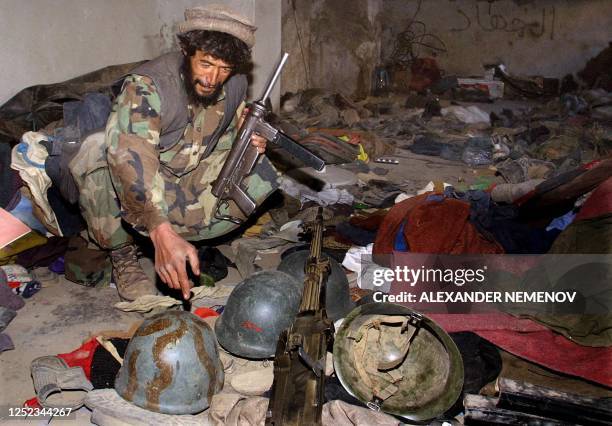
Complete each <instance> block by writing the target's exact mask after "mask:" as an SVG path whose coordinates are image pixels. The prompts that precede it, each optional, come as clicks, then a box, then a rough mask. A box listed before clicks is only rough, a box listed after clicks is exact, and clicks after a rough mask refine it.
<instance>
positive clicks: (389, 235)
mask: <svg viewBox="0 0 612 426" xmlns="http://www.w3.org/2000/svg"><path fill="white" fill-rule="evenodd" d="M431 195H433V193H432V192H429V193H425V194H422V195H418V196H416V197H412V198H408V199H407V200H404V201H402V202H401V203H397V204H396V205H395V206H393V207H392V208H391V210H389V212H388V213H387V215H386V216H385V218H384V220H383V222H382V224H381V225H380V228H379V229H378V232H377V233H376V240H375V241H374V247H373V249H372V257H373V260H374V261H375V262H376V263H378V264H379V265H382V266H390V264H389V259H390V256H389V255H391V254H392V253H393V252H394V244H395V236H396V235H397V233H398V232H399V229H400V227H401V226H402V223H404V237H405V239H406V242H407V243H408V250H409V251H410V252H413V253H439V254H468V253H473V254H485V253H486V254H500V253H503V252H504V250H503V249H502V248H501V246H500V245H499V244H497V243H496V242H492V241H488V240H487V239H485V238H484V237H482V236H481V235H480V233H479V232H478V231H477V230H476V228H475V227H474V225H472V224H471V223H470V222H469V215H470V204H469V203H467V202H465V201H461V200H455V199H451V198H445V199H443V200H442V201H435V200H430V201H428V200H427V197H429V196H431Z"/></svg>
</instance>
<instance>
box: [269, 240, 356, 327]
mask: <svg viewBox="0 0 612 426" xmlns="http://www.w3.org/2000/svg"><path fill="white" fill-rule="evenodd" d="M308 256H310V251H309V250H299V251H296V252H294V253H291V254H289V255H288V256H286V257H285V258H284V259H283V260H282V261H281V263H280V265H278V270H279V271H283V272H286V273H288V274H289V275H291V276H293V277H294V278H295V279H297V280H298V281H299V282H300V283H302V286H303V285H304V275H305V273H304V267H305V266H306V261H307V260H308ZM323 257H324V258H327V259H329V262H330V266H331V271H330V273H329V277H328V278H327V283H326V285H325V309H326V311H327V316H328V318H330V319H331V320H332V321H337V320H339V319H340V318H344V317H345V316H346V315H347V314H348V313H349V312H350V311H351V309H353V308H354V307H355V304H354V303H353V302H352V301H351V295H350V293H349V283H348V279H347V278H346V274H345V273H344V270H343V269H342V266H340V264H339V263H338V262H337V261H336V260H335V259H333V258H331V257H330V256H328V255H326V254H323Z"/></svg>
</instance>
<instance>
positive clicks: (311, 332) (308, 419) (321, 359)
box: [266, 207, 334, 426]
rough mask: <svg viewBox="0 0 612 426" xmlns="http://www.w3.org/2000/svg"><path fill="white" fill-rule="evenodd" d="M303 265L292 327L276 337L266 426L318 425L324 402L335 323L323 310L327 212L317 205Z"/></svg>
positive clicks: (327, 271) (327, 267)
mask: <svg viewBox="0 0 612 426" xmlns="http://www.w3.org/2000/svg"><path fill="white" fill-rule="evenodd" d="M309 230H310V231H311V232H312V243H311V246H310V257H309V258H308V261H307V262H306V265H305V277H304V292H303V293H302V301H301V304H300V309H299V312H298V314H297V316H296V318H295V320H294V322H293V324H292V326H291V327H290V328H289V329H287V330H285V331H283V332H282V333H281V335H280V337H279V339H278V344H277V346H276V354H275V357H274V382H273V384H272V395H271V397H270V404H269V406H268V411H267V413H266V424H267V425H277V426H278V425H320V424H321V412H322V409H323V402H324V388H325V361H326V355H327V348H328V346H329V343H330V341H331V339H332V338H333V327H334V326H333V323H332V322H331V321H330V320H329V319H328V318H327V314H326V312H325V282H326V281H327V276H328V275H329V271H330V264H329V260H328V259H323V258H322V257H321V246H322V245H323V239H322V238H323V213H322V208H321V207H319V209H318V211H317V216H316V220H315V221H314V222H313V223H312V224H310V225H309Z"/></svg>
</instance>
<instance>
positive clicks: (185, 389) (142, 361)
mask: <svg viewBox="0 0 612 426" xmlns="http://www.w3.org/2000/svg"><path fill="white" fill-rule="evenodd" d="M223 380H224V373H223V366H222V365H221V361H220V359H219V352H218V351H217V343H216V342H215V336H214V335H213V331H212V329H211V328H210V326H209V325H208V324H206V323H205V322H204V321H202V320H201V319H200V318H198V317H197V316H195V315H193V314H191V313H189V312H185V311H169V312H164V313H162V314H158V315H155V316H153V317H151V318H149V319H147V320H146V321H144V322H143V323H142V325H141V326H140V327H138V329H137V330H136V333H134V336H133V337H132V339H131V340H130V342H129V343H128V346H127V349H126V352H125V356H124V359H123V365H122V366H121V369H120V370H119V374H118V375H117V378H116V379H115V390H116V391H117V393H119V395H121V396H122V397H123V398H124V399H125V400H127V401H129V402H132V403H133V404H135V405H137V406H139V407H142V408H146V409H147V410H151V411H155V412H158V413H164V414H194V413H198V412H200V411H202V410H205V409H207V408H208V407H209V405H210V401H211V399H212V396H213V395H214V394H215V393H217V392H219V391H220V390H221V389H222V388H223Z"/></svg>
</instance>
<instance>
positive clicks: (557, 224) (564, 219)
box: [546, 210, 576, 231]
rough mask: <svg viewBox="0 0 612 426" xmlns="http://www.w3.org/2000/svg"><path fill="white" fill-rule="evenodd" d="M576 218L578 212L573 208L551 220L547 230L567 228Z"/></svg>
mask: <svg viewBox="0 0 612 426" xmlns="http://www.w3.org/2000/svg"><path fill="white" fill-rule="evenodd" d="M575 218H576V213H575V212H574V211H573V210H570V211H569V212H567V213H565V214H564V215H563V216H559V217H557V218H555V219H553V220H552V222H550V224H549V225H548V226H547V227H546V230H547V231H552V230H553V229H558V230H559V231H563V230H565V228H567V227H568V226H570V224H571V223H572V222H573V221H574V219H575Z"/></svg>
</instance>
